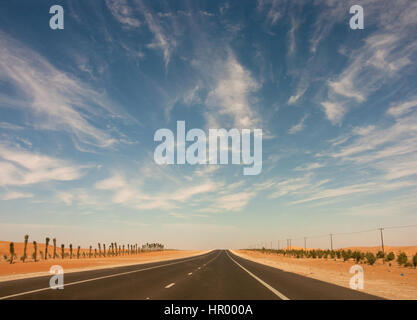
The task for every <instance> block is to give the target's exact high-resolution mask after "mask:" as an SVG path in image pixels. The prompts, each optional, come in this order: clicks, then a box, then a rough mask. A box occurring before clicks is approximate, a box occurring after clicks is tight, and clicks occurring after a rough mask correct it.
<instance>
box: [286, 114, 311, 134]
mask: <svg viewBox="0 0 417 320" xmlns="http://www.w3.org/2000/svg"><path fill="white" fill-rule="evenodd" d="M307 118H308V115H307V114H306V115H305V116H304V117H302V118H301V120H300V121H299V122H298V123H297V124H295V125H293V126H292V127H291V128H290V129H289V130H288V133H289V134H296V133H297V132H300V131H303V130H304V127H305V126H304V122H305V121H306V119H307Z"/></svg>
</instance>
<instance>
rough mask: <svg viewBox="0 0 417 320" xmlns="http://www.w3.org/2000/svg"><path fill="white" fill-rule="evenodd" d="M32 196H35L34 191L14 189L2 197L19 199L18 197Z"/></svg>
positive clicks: (4, 198)
mask: <svg viewBox="0 0 417 320" xmlns="http://www.w3.org/2000/svg"><path fill="white" fill-rule="evenodd" d="M32 197H33V194H32V193H27V192H17V191H12V192H6V193H5V194H4V195H3V196H2V197H1V199H2V200H17V199H27V198H32Z"/></svg>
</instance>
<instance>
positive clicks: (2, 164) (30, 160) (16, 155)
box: [0, 145, 83, 186]
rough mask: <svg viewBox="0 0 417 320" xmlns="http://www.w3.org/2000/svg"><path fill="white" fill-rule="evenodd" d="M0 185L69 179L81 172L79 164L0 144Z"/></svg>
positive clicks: (76, 177)
mask: <svg viewBox="0 0 417 320" xmlns="http://www.w3.org/2000/svg"><path fill="white" fill-rule="evenodd" d="M0 159H1V161H0V186H11V185H14V186H22V185H30V184H35V183H41V182H47V181H71V180H77V179H79V178H80V177H81V176H82V175H83V173H82V168H81V167H80V166H76V165H72V164H71V163H69V162H67V161H64V160H61V159H57V158H53V157H49V156H45V155H41V154H37V153H33V152H29V151H26V150H22V149H12V148H9V147H6V146H4V145H0Z"/></svg>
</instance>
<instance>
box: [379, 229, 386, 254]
mask: <svg viewBox="0 0 417 320" xmlns="http://www.w3.org/2000/svg"><path fill="white" fill-rule="evenodd" d="M382 230H384V228H379V231H380V233H381V247H382V254H383V255H384V258H383V259H382V261H383V262H385V248H384V235H383V234H382Z"/></svg>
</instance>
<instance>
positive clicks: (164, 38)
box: [145, 12, 177, 68]
mask: <svg viewBox="0 0 417 320" xmlns="http://www.w3.org/2000/svg"><path fill="white" fill-rule="evenodd" d="M145 21H146V24H147V26H148V28H149V30H150V31H151V32H152V34H153V36H154V41H153V42H152V43H150V44H148V47H149V48H152V49H157V50H161V51H162V54H163V57H164V63H165V68H167V67H168V65H169V62H170V60H171V55H172V51H173V50H174V48H175V47H176V45H177V44H176V41H175V39H174V38H173V37H169V36H168V34H167V33H165V32H164V30H163V28H162V26H161V24H160V23H159V22H158V21H157V20H156V17H154V16H153V15H152V13H150V12H145Z"/></svg>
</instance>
